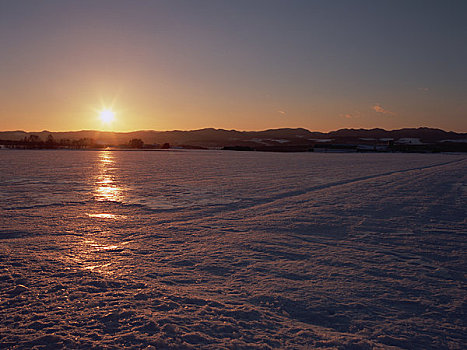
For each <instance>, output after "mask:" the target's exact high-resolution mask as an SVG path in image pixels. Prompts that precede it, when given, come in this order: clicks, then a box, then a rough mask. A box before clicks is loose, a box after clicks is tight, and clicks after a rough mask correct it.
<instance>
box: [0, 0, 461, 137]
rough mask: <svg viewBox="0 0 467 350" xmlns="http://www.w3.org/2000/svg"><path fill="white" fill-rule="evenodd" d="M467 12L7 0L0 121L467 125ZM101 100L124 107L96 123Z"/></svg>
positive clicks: (403, 4) (74, 126)
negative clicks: (466, 66)
mask: <svg viewBox="0 0 467 350" xmlns="http://www.w3.org/2000/svg"><path fill="white" fill-rule="evenodd" d="M466 11H467V3H466V2H465V1H456V0H454V1H450V2H449V4H446V3H444V2H441V1H424V2H407V1H378V2H365V1H359V0H357V1H352V2H349V1H332V2H329V1H301V0H297V1H291V2H288V1H279V0H271V1H261V0H259V1H253V2H251V1H231V2H227V1H224V2H223V1H193V2H191V1H169V2H168V1H151V2H142V1H138V2H133V1H125V0H115V1H99V2H96V1H89V0H83V1H79V2H63V1H58V0H46V1H40V2H19V1H3V2H1V4H0V45H1V47H2V50H1V52H0V60H1V62H2V65H1V67H0V79H1V81H2V89H0V106H1V107H0V121H1V124H0V130H25V131H40V130H44V129H46V130H51V131H67V130H83V129H86V130H88V129H96V130H102V129H108V128H109V127H110V126H111V128H112V130H113V131H133V130H150V129H153V130H175V129H180V130H193V129H201V128H206V127H213V128H223V129H237V130H264V129H270V128H280V127H303V128H306V129H309V130H316V131H330V130H336V129H340V128H377V127H378V128H384V129H398V128H404V127H420V126H426V127H435V128H441V129H445V130H452V131H457V132H466V131H467V70H466V69H465V62H466V61H467V47H466V45H465V42H467V29H466V24H465V18H464V17H465V13H466ZM102 98H104V99H109V100H112V99H114V100H115V106H112V108H111V109H109V110H108V112H105V113H104V114H105V115H99V116H98V118H97V120H96V112H95V111H94V110H93V109H92V107H91V108H90V106H93V105H95V104H96V101H99V99H102ZM114 108H115V109H114ZM115 111H117V112H118V113H117V118H116V117H115V113H116V112H115ZM111 114H112V115H111Z"/></svg>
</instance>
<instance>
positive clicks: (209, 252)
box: [0, 151, 467, 349]
mask: <svg viewBox="0 0 467 350" xmlns="http://www.w3.org/2000/svg"><path fill="white" fill-rule="evenodd" d="M0 164H1V169H0V268H1V270H0V348H1V349H4V348H25V349H26V348H27V349H29V348H33V347H36V348H62V347H63V348H83V349H92V348H115V349H117V348H118V349H119V348H135V349H140V348H146V347H147V348H156V349H170V348H176V349H190V348H202V349H269V348H289V349H294V348H326V349H332V348H336V349H371V348H384V349H391V348H393V349H398V348H402V349H462V348H465V344H466V343H467V327H466V308H467V303H466V295H467V293H466V291H467V290H466V277H465V271H467V266H466V262H467V259H466V245H467V243H466V233H467V221H466V220H467V219H466V217H467V215H466V214H467V212H466V210H467V209H466V208H467V195H466V194H467V193H466V192H467V157H466V156H463V155H445V154H438V155H424V154H312V153H310V154H274V153H253V152H247V153H241V152H238V153H237V152H227V151H225V152H211V151H206V152H198V151H197V152H105V151H102V152H79V151H69V152H68V151H0Z"/></svg>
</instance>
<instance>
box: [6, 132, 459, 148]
mask: <svg viewBox="0 0 467 350" xmlns="http://www.w3.org/2000/svg"><path fill="white" fill-rule="evenodd" d="M31 135H36V136H38V137H39V138H40V139H41V140H47V138H50V137H52V138H53V139H54V140H57V141H58V140H64V139H66V140H78V139H84V138H86V139H92V140H93V141H94V142H95V143H96V144H100V145H111V146H118V145H124V144H128V142H129V141H130V140H132V139H141V140H142V141H143V142H144V143H145V144H146V145H155V144H159V145H160V144H164V143H169V144H170V145H172V146H178V147H185V148H190V147H192V148H223V147H248V148H251V149H256V150H275V149H277V150H281V149H287V150H293V149H297V150H302V149H304V148H306V147H313V146H314V145H316V144H319V145H322V144H326V143H332V144H341V145H342V144H344V145H346V144H347V145H349V144H354V145H355V144H362V143H363V144H365V143H366V144H377V143H384V142H391V141H392V142H399V143H401V142H402V143H403V142H406V143H407V142H409V143H412V141H413V142H415V143H417V144H437V143H442V142H451V143H452V142H454V143H466V142H467V133H457V132H452V131H444V130H441V129H434V128H426V127H421V128H405V129H398V130H384V129H379V128H376V129H340V130H336V131H331V132H327V133H325V132H316V131H315V132H313V131H309V130H306V129H303V128H282V129H269V130H264V131H237V130H224V129H214V128H205V129H199V130H189V131H180V130H174V131H154V130H143V131H133V132H108V131H95V130H82V131H67V132H51V131H47V130H44V131H41V132H25V131H2V132H0V140H11V141H21V140H24V139H25V138H28V137H29V136H31ZM49 135H51V136H49ZM407 140H408V141H407Z"/></svg>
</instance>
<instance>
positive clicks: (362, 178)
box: [224, 158, 466, 213]
mask: <svg viewBox="0 0 467 350" xmlns="http://www.w3.org/2000/svg"><path fill="white" fill-rule="evenodd" d="M464 161H466V159H465V158H464V159H456V160H452V161H449V162H443V163H438V164H431V165H425V166H421V167H416V168H409V169H402V170H394V171H388V172H385V173H381V174H374V175H367V176H360V177H356V178H353V179H345V180H341V181H334V182H330V183H327V184H323V185H316V186H311V187H307V188H304V189H301V190H295V191H289V192H285V193H280V194H277V195H275V196H271V197H268V198H265V199H264V200H258V201H255V203H252V204H251V205H245V206H241V205H240V206H239V207H236V208H231V210H228V208H227V210H228V211H231V212H233V211H241V210H246V209H247V210H250V209H252V208H256V207H259V206H263V205H266V204H271V203H274V202H276V201H278V200H282V199H287V198H293V197H298V196H302V195H305V194H307V193H312V192H315V191H320V190H325V189H329V188H333V187H338V186H343V185H349V184H353V183H357V182H361V181H367V180H374V179H378V178H382V177H386V176H391V175H395V174H404V173H407V172H411V171H416V170H426V169H433V168H437V167H442V166H446V165H451V164H455V163H460V162H464ZM224 213H225V212H224Z"/></svg>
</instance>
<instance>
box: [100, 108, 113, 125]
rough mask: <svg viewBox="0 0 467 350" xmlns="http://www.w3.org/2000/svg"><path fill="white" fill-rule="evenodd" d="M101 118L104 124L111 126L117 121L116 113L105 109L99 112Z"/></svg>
mask: <svg viewBox="0 0 467 350" xmlns="http://www.w3.org/2000/svg"><path fill="white" fill-rule="evenodd" d="M99 118H100V119H101V121H102V122H103V123H104V124H110V123H112V122H113V121H114V119H115V113H114V112H113V111H112V110H111V109H103V110H101V111H100V112H99Z"/></svg>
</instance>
